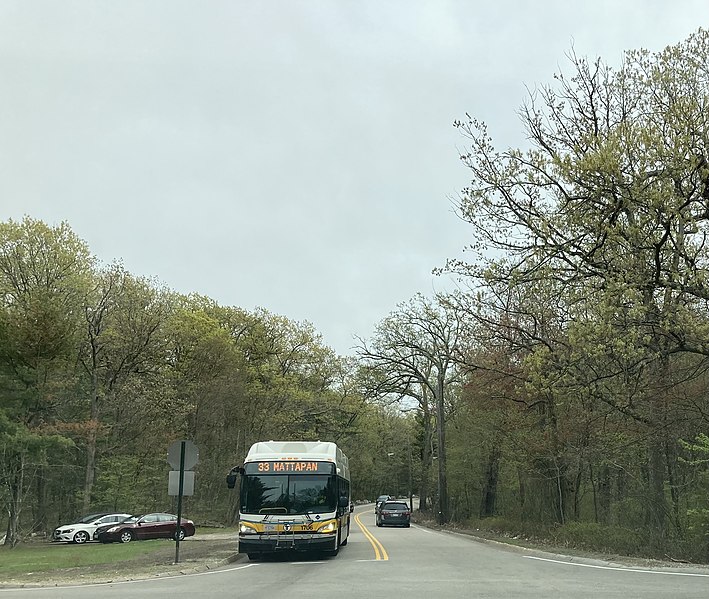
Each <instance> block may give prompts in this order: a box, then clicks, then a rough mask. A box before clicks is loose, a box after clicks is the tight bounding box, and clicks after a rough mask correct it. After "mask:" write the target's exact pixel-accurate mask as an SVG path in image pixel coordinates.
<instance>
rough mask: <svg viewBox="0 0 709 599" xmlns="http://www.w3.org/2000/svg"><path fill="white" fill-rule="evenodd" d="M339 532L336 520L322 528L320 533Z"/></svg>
mask: <svg viewBox="0 0 709 599" xmlns="http://www.w3.org/2000/svg"><path fill="white" fill-rule="evenodd" d="M336 530H337V522H335V521H334V520H333V521H332V522H328V523H327V524H326V525H325V526H323V527H322V528H320V529H319V530H318V532H322V533H328V532H335V531H336Z"/></svg>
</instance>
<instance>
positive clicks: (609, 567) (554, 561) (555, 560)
mask: <svg viewBox="0 0 709 599" xmlns="http://www.w3.org/2000/svg"><path fill="white" fill-rule="evenodd" d="M522 557H526V558H527V559H536V560H539V561H542V562H553V563H555V564H564V565H566V566H579V567H580V568H596V569H598V570H617V571H618V572H640V573H642V574H665V575H667V576H697V577H700V578H709V574H696V573H693V572H665V571H663V570H641V569H639V568H620V567H618V566H596V565H594V564H579V563H577V562H565V561H562V560H558V559H549V558H546V557H536V556H534V555H523V556H522Z"/></svg>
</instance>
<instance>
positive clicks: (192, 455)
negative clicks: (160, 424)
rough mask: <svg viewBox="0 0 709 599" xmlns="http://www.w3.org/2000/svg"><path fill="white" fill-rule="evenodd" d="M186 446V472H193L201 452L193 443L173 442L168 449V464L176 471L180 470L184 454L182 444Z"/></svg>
mask: <svg viewBox="0 0 709 599" xmlns="http://www.w3.org/2000/svg"><path fill="white" fill-rule="evenodd" d="M183 443H184V444H185V463H184V466H183V468H184V469H185V470H192V468H194V467H195V465H196V464H197V462H199V450H198V449H197V446H196V445H195V444H194V443H192V441H173V442H172V443H170V447H168V448H167V463H168V464H170V466H172V467H173V469H174V470H179V469H180V453H181V452H182V444H183Z"/></svg>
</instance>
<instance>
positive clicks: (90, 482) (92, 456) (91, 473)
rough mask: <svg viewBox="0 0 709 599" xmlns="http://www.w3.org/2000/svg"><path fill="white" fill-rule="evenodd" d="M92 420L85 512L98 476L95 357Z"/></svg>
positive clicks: (92, 375)
mask: <svg viewBox="0 0 709 599" xmlns="http://www.w3.org/2000/svg"><path fill="white" fill-rule="evenodd" d="M91 384H92V387H93V388H92V393H91V421H90V423H89V426H90V429H89V434H88V438H87V439H86V476H85V479H84V500H83V506H82V507H83V512H84V513H88V512H89V511H90V509H91V494H92V493H93V489H94V479H95V476H96V441H97V433H98V418H99V389H98V372H97V364H96V360H95V359H94V368H93V372H92V373H91Z"/></svg>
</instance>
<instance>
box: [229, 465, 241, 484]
mask: <svg viewBox="0 0 709 599" xmlns="http://www.w3.org/2000/svg"><path fill="white" fill-rule="evenodd" d="M243 473H244V468H243V467H242V466H234V467H233V468H232V469H231V470H229V474H227V475H226V486H227V487H228V488H229V489H233V488H234V487H235V486H236V479H237V477H238V475H239V474H243Z"/></svg>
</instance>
